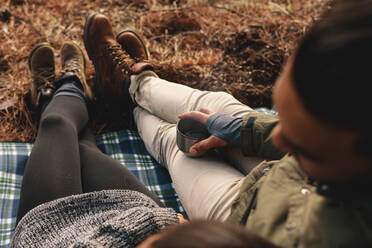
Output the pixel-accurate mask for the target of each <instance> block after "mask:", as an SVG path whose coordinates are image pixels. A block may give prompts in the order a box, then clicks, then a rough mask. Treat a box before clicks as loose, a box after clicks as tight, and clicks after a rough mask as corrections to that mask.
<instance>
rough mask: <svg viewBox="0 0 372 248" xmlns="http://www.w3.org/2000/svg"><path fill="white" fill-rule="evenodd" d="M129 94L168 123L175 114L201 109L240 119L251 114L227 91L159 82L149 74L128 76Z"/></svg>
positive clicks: (173, 118)
mask: <svg viewBox="0 0 372 248" xmlns="http://www.w3.org/2000/svg"><path fill="white" fill-rule="evenodd" d="M129 92H130V94H131V96H132V98H133V100H135V101H136V102H137V103H138V105H139V106H141V107H142V108H144V109H146V110H147V111H149V112H150V113H152V114H154V115H155V116H158V117H159V118H161V119H163V120H165V121H167V122H169V123H177V121H178V115H179V114H182V113H184V112H188V111H192V110H198V109H200V108H201V107H205V108H209V109H212V110H214V111H216V112H223V113H226V114H230V115H233V116H237V117H242V116H244V115H246V114H248V113H249V112H251V111H253V110H252V109H251V108H250V107H248V106H247V105H244V104H243V103H241V102H239V101H238V100H237V99H235V98H234V97H233V96H232V95H230V94H228V93H226V92H210V91H200V90H197V89H193V88H190V87H187V86H185V85H181V84H176V83H172V82H168V81H166V80H163V79H160V78H158V77H157V75H156V74H155V73H154V72H152V71H144V72H142V73H140V74H139V75H137V76H132V77H131V85H130V88H129Z"/></svg>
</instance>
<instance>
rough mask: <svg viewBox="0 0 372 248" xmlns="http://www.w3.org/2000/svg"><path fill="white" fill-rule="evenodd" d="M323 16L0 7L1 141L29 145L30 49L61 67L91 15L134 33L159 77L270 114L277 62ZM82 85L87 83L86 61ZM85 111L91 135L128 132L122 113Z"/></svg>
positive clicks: (300, 10) (162, 5)
mask: <svg viewBox="0 0 372 248" xmlns="http://www.w3.org/2000/svg"><path fill="white" fill-rule="evenodd" d="M328 7H329V1H327V0H311V1H309V0H235V1H232V0H95V1H94V0H89V1H67V0H49V1H46V0H44V1H40V0H39V1H36V0H28V1H27V0H8V1H4V0H0V11H1V12H0V28H1V31H0V127H1V128H0V141H20V142H33V140H34V138H35V134H36V127H37V115H36V114H34V113H32V112H31V111H30V110H29V108H28V105H27V102H26V100H25V95H26V93H27V92H28V90H29V88H30V85H31V79H30V72H29V70H28V65H27V57H28V55H29V52H30V51H31V49H32V47H33V46H34V45H35V44H37V43H38V42H42V41H48V42H50V43H51V44H52V45H53V47H54V48H55V54H56V68H60V61H59V49H60V48H61V46H62V44H63V42H64V41H67V40H74V41H76V42H78V43H79V44H80V45H81V47H84V45H83V42H82V33H83V26H84V23H85V18H86V17H87V15H88V14H90V13H92V12H99V13H103V14H105V15H107V16H108V17H109V18H110V19H111V21H112V23H113V26H114V29H115V31H116V32H119V31H120V30H122V29H124V28H127V27H130V28H135V29H136V30H137V31H139V33H140V34H142V36H143V37H144V40H145V43H146V45H147V47H148V49H149V52H150V56H151V57H150V59H151V60H152V62H153V63H154V64H155V68H156V71H157V73H158V74H159V75H160V77H162V78H164V79H167V80H171V81H174V82H177V83H180V84H185V85H189V86H191V87H195V88H198V89H202V90H222V91H226V92H229V93H231V94H232V95H234V96H235V97H236V98H237V99H239V100H240V101H242V102H243V103H245V104H248V105H250V106H251V107H271V104H272V103H271V90H272V86H273V82H274V81H275V79H276V78H277V76H278V74H279V72H280V68H281V66H282V64H283V62H284V61H285V59H286V58H287V57H288V56H289V55H290V54H291V53H292V52H293V50H294V49H295V47H296V43H297V41H298V39H299V38H301V36H302V35H303V34H304V33H305V32H306V30H307V29H308V27H309V26H310V25H311V24H312V22H313V21H314V20H316V19H317V18H319V17H320V15H321V13H322V12H323V11H324V10H325V9H327V8H328ZM59 70H60V69H57V73H58V72H59ZM87 76H88V80H89V82H90V83H93V77H94V69H93V66H92V64H91V63H90V61H89V63H88V68H87ZM106 105H107V104H106ZM107 108H109V109H110V110H111V111H110V112H109V113H110V114H107V111H106V110H107ZM89 110H90V114H91V123H90V125H91V126H92V128H93V129H94V131H95V133H102V132H107V131H113V130H118V129H122V128H133V123H132V122H131V121H128V120H130V119H131V118H130V113H128V112H127V111H122V110H123V108H121V107H120V106H110V105H107V106H104V107H102V104H97V103H94V104H91V105H90V106H89Z"/></svg>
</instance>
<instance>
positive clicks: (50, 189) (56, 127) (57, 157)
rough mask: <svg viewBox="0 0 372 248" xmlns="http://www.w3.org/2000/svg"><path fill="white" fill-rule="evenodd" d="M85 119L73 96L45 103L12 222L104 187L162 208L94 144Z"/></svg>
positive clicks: (83, 106) (83, 108) (85, 113)
mask: <svg viewBox="0 0 372 248" xmlns="http://www.w3.org/2000/svg"><path fill="white" fill-rule="evenodd" d="M87 122H88V111H87V107H86V104H85V103H84V102H83V101H82V100H81V99H79V98H78V97H74V96H63V95H62V96H56V97H54V98H53V99H52V101H51V102H50V103H49V105H48V106H47V108H46V109H45V111H44V112H43V114H42V115H41V119H40V126H39V130H38V135H37V137H36V140H35V144H34V146H33V148H32V151H31V154H30V157H29V159H28V161H27V164H26V168H25V172H24V177H23V181H22V189H21V198H20V203H19V209H18V215H17V224H18V222H19V220H20V219H21V218H22V217H23V216H24V215H25V214H26V213H27V212H28V211H29V210H31V209H32V208H34V207H36V206H38V205H40V204H42V203H45V202H48V201H52V200H55V199H58V198H61V197H65V196H70V195H74V194H81V193H86V192H92V191H97V190H104V189H129V190H135V191H139V192H142V193H144V194H145V195H147V196H149V197H151V198H152V199H153V200H154V201H155V202H156V203H157V204H158V205H159V206H163V204H162V203H161V202H160V200H159V199H158V198H157V197H156V196H155V195H154V194H153V193H152V192H150V191H149V190H148V189H147V188H146V187H145V186H144V185H143V184H142V183H141V182H140V181H139V180H138V179H137V178H136V176H135V175H134V174H132V172H130V171H129V170H128V169H127V168H126V167H124V166H123V165H121V164H120V163H119V162H118V161H116V160H114V159H112V158H111V157H109V156H108V155H106V154H103V153H102V152H101V151H100V150H99V149H98V148H97V146H96V143H95V140H94V136H93V135H92V133H91V132H90V130H89V129H88V128H86V125H87Z"/></svg>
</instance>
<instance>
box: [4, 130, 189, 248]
mask: <svg viewBox="0 0 372 248" xmlns="http://www.w3.org/2000/svg"><path fill="white" fill-rule="evenodd" d="M96 142H97V146H98V147H99V148H100V150H101V151H102V152H104V153H106V154H108V155H110V156H111V157H112V158H114V159H116V160H118V161H119V162H120V163H121V164H123V166H126V167H127V168H128V169H129V170H131V171H132V172H133V173H134V174H135V175H136V176H137V177H138V179H139V180H140V181H141V182H143V183H144V184H145V185H146V186H147V187H148V188H149V190H151V191H152V192H154V193H155V194H156V195H157V196H158V197H159V199H160V200H161V201H162V202H163V203H164V204H165V206H166V207H171V208H173V209H174V210H175V211H177V212H179V213H182V214H185V212H184V209H183V208H182V205H181V202H180V200H179V198H178V196H177V194H176V192H175V191H174V188H173V185H172V181H171V178H170V176H169V174H168V171H167V170H166V169H165V168H163V167H162V166H160V165H159V164H158V163H157V162H156V161H155V160H154V159H153V158H152V157H151V156H150V154H149V153H148V152H147V150H146V148H145V145H144V143H143V141H142V140H141V138H140V136H139V135H138V133H137V132H133V131H129V130H123V131H119V132H112V133H107V134H102V135H99V136H97V137H96ZM31 148H32V144H27V143H13V142H12V143H0V166H1V168H0V169H1V170H0V194H1V203H0V209H1V212H0V247H7V246H8V245H9V242H10V239H11V236H12V233H13V231H14V228H15V222H16V218H17V211H18V204H19V196H20V191H21V184H22V178H23V171H24V168H25V164H26V162H27V159H28V156H29V154H30V152H31Z"/></svg>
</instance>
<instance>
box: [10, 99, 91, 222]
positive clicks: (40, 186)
mask: <svg viewBox="0 0 372 248" xmlns="http://www.w3.org/2000/svg"><path fill="white" fill-rule="evenodd" d="M87 121H88V112H87V108H86V105H85V103H84V102H83V101H82V100H81V99H79V98H77V97H72V96H63V95H62V96H56V97H54V98H53V99H52V101H51V102H50V103H49V105H48V107H47V108H46V109H45V111H44V112H43V114H42V115H41V119H40V126H39V131H38V135H37V138H36V140H35V144H34V146H33V148H32V151H31V154H30V157H29V159H28V161H27V164H26V168H25V173H24V177H23V181H22V189H21V198H20V205H19V210H18V216H17V223H18V221H19V220H20V219H21V218H22V217H23V216H24V215H25V214H26V213H27V212H28V211H29V210H31V209H32V208H34V207H36V206H38V205H39V204H42V203H45V202H48V201H52V200H55V199H57V198H60V197H65V196H69V195H73V194H79V193H82V192H83V191H82V186H81V175H80V155H79V145H78V133H79V131H80V130H81V129H82V128H83V127H84V126H85V125H86V123H87Z"/></svg>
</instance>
